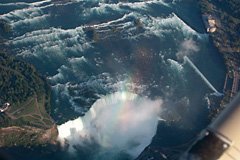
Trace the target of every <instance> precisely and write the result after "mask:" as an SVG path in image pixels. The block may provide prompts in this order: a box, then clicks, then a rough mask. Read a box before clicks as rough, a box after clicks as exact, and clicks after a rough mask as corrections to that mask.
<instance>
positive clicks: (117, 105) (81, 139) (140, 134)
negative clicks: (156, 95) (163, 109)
mask: <svg viewBox="0 0 240 160" xmlns="http://www.w3.org/2000/svg"><path fill="white" fill-rule="evenodd" d="M161 104H162V101H161V100H155V101H153V100H150V99H148V98H145V97H139V96H137V95H136V94H133V93H128V92H117V93H114V94H111V95H108V96H106V97H103V98H101V99H99V100H97V101H96V102H95V103H94V104H93V106H92V107H91V109H90V111H89V112H87V113H86V115H85V116H84V117H79V118H77V119H76V120H73V121H69V122H67V123H65V124H63V125H60V126H59V127H58V130H59V140H60V141H61V142H63V143H64V142H65V140H66V141H67V142H68V143H69V149H70V151H74V146H75V145H78V146H79V145H80V146H81V147H85V145H86V143H88V144H91V143H92V144H97V145H99V146H100V148H101V149H102V150H104V151H105V152H108V156H112V155H111V154H112V153H114V154H115V153H118V152H124V153H126V154H128V155H130V156H131V157H132V158H136V157H137V156H138V155H139V154H140V153H141V152H142V151H143V150H144V148H145V147H146V146H147V145H149V144H150V143H151V140H152V137H153V136H154V135H155V133H156V130H157V124H158V119H159V112H160V106H161ZM95 155H97V153H95ZM96 159H100V158H96Z"/></svg>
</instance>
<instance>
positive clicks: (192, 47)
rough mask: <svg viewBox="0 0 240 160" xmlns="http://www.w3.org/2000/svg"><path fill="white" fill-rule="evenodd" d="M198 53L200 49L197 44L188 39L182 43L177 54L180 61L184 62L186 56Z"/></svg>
mask: <svg viewBox="0 0 240 160" xmlns="http://www.w3.org/2000/svg"><path fill="white" fill-rule="evenodd" d="M198 51H199V47H198V46H197V44H196V42H195V41H194V40H192V39H188V40H185V41H183V42H182V43H181V45H180V48H179V51H178V52H177V54H176V56H177V58H178V59H179V60H182V59H183V57H184V56H189V55H191V54H193V53H196V52H198Z"/></svg>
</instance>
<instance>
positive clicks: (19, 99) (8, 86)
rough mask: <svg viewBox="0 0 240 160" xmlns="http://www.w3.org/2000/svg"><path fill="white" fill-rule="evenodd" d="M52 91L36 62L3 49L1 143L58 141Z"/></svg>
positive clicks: (0, 65) (0, 69) (0, 60)
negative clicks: (29, 62)
mask: <svg viewBox="0 0 240 160" xmlns="http://www.w3.org/2000/svg"><path fill="white" fill-rule="evenodd" d="M50 93H51V92H50V87H49V85H48V84H47V82H46V80H45V79H44V78H43V77H42V76H40V75H39V74H38V72H37V71H36V69H35V68H34V66H33V65H31V64H28V63H26V62H24V61H21V60H19V59H17V58H16V57H14V56H12V55H10V54H9V53H7V52H6V51H1V52H0V111H1V112H0V147H12V146H25V147H27V146H33V145H45V144H56V143H57V141H56V139H57V135H58V131H57V127H56V124H55V122H54V121H53V119H52V118H51V117H50V111H51V107H50Z"/></svg>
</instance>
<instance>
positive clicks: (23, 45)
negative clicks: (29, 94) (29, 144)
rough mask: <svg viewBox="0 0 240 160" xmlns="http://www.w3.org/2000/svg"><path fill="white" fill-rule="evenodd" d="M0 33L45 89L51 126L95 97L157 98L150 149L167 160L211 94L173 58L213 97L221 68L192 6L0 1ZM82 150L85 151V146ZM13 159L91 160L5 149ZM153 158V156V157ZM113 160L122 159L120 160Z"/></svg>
mask: <svg viewBox="0 0 240 160" xmlns="http://www.w3.org/2000/svg"><path fill="white" fill-rule="evenodd" d="M0 14H1V15H0V18H1V19H4V20H6V21H8V22H9V23H10V25H11V26H12V29H13V31H12V32H11V33H3V32H2V33H1V34H2V36H3V37H4V38H6V39H7V40H8V41H7V43H6V45H7V46H8V47H9V48H11V50H12V52H13V53H14V54H16V56H17V57H19V58H21V59H24V60H26V61H28V62H30V63H33V64H34V65H35V66H36V68H37V69H38V70H39V72H40V73H41V74H43V75H44V76H46V77H47V80H48V81H49V83H50V85H51V86H52V93H53V94H52V99H53V101H52V106H53V112H52V116H53V118H54V119H55V120H56V122H57V123H58V124H62V123H63V122H66V121H68V120H70V119H74V118H76V117H79V116H82V115H84V114H85V112H87V111H88V110H89V108H90V107H91V106H92V104H93V103H94V102H95V101H96V100H97V99H99V97H100V96H102V95H107V94H111V93H114V92H117V91H122V90H127V91H129V92H134V93H136V94H138V95H141V96H147V97H149V98H151V99H155V98H157V97H162V99H163V100H164V105H163V106H162V107H163V112H162V114H161V117H162V118H163V119H165V120H166V121H163V122H160V123H159V126H158V131H157V134H156V136H155V137H154V138H153V142H152V144H151V146H153V147H155V148H158V149H160V150H161V149H162V151H163V152H166V153H165V154H167V156H169V157H171V154H172V153H173V152H171V149H172V150H174V148H175V147H176V146H180V145H182V144H188V142H189V141H191V140H192V139H194V138H195V137H196V135H197V134H198V133H199V132H200V131H201V130H202V129H203V128H204V127H205V126H206V125H207V124H208V123H209V118H208V115H209V109H208V106H207V103H206V99H205V98H206V97H207V96H208V95H210V94H211V93H212V92H213V91H212V90H211V89H210V88H209V87H208V86H207V85H206V83H205V82H204V81H203V80H202V79H201V78H200V76H199V75H198V74H197V73H196V72H195V71H194V70H193V68H191V66H190V65H189V64H187V63H185V62H184V60H183V58H182V57H180V58H178V56H177V55H179V54H180V55H182V56H185V55H187V56H188V57H189V59H191V60H192V61H193V63H194V64H195V65H196V66H197V68H198V69H199V70H200V71H201V72H202V73H203V74H204V75H205V77H206V78H207V79H208V80H209V82H210V83H211V84H212V85H213V86H214V87H215V88H216V89H217V90H218V91H219V92H221V90H222V87H223V81H224V73H225V67H224V64H223V60H222V58H221V55H220V54H219V53H218V52H217V51H216V49H215V48H214V47H213V44H212V43H211V42H210V40H209V38H208V35H207V34H205V29H204V26H203V23H202V20H201V14H200V11H199V8H198V6H197V3H196V1H194V0H188V1H157V0H150V1H133V0H131V1H129V2H126V3H124V2H122V3H121V2H117V1H114V0H110V1H104V0H102V1H90V0H89V1H88V0H86V1H82V0H75V1H74V0H73V1H62V2H61V1H58V2H57V1H56V2H51V1H50V0H49V1H48V0H46V1H35V0H31V1H30V0H22V1H21V2H19V1H18V2H16V3H15V2H11V3H9V2H8V1H1V2H0ZM86 148H87V147H86ZM4 152H6V153H7V154H10V155H11V157H12V158H14V159H26V160H27V159H30V160H37V159H41V160H42V159H44V160H47V159H51V160H52V159H57V160H61V159H80V160H85V159H93V158H92V157H91V156H90V155H94V153H92V152H93V151H91V149H86V151H85V150H84V151H82V152H81V153H79V155H77V156H75V157H72V155H70V154H69V153H67V152H65V151H61V150H54V151H52V150H51V149H49V148H48V147H47V148H35V149H24V148H21V147H18V148H11V149H9V150H5V151H4ZM160 157H161V156H160ZM118 159H128V158H126V157H125V156H123V157H120V158H118Z"/></svg>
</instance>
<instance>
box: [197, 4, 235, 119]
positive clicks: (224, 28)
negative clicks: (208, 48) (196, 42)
mask: <svg viewBox="0 0 240 160" xmlns="http://www.w3.org/2000/svg"><path fill="white" fill-rule="evenodd" d="M239 5H240V2H238V1H237V0H223V1H221V2H218V1H217V2H215V1H214V2H213V1H211V2H210V1H208V0H201V1H199V6H200V8H201V12H202V15H203V17H206V16H207V17H211V18H212V21H214V23H215V24H214V27H216V30H214V31H213V32H209V35H210V38H211V40H212V42H213V44H214V45H215V47H216V48H217V49H218V51H219V52H220V53H221V54H222V56H223V58H224V61H225V65H226V68H227V73H226V79H225V84H224V86H223V92H224V97H223V100H222V102H221V105H220V107H219V108H217V109H216V111H215V112H216V114H218V113H219V112H220V111H221V110H222V109H223V108H224V106H225V104H227V103H229V102H230V101H231V100H232V98H233V97H234V96H235V95H236V94H237V93H238V91H239V80H240V69H239V68H240V46H239V44H240V36H239V35H240V18H239V17H240V10H239V8H238V7H237V6H239ZM203 21H205V19H204V18H203ZM212 21H211V22H212ZM211 25H212V24H206V21H205V26H206V31H207V30H209V26H211Z"/></svg>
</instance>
